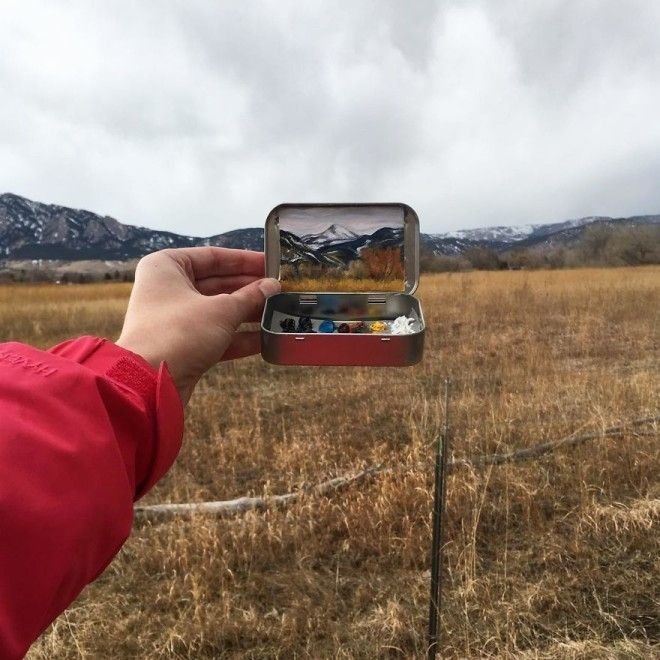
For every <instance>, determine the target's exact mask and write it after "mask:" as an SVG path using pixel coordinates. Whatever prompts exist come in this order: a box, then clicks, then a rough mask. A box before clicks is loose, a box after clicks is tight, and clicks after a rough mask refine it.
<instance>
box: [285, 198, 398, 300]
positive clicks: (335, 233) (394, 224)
mask: <svg viewBox="0 0 660 660" xmlns="http://www.w3.org/2000/svg"><path fill="white" fill-rule="evenodd" d="M279 227H280V231H279V237H280V261H281V268H280V279H281V281H282V285H283V287H284V288H285V289H288V290H295V291H310V290H311V291H356V290H359V291H382V290H386V291H402V290H403V288H404V277H405V275H404V255H403V238H404V230H403V211H402V210H401V209H400V208H396V207H393V208H387V207H325V208H300V209H298V208H285V209H283V210H282V212H281V213H280V216H279Z"/></svg>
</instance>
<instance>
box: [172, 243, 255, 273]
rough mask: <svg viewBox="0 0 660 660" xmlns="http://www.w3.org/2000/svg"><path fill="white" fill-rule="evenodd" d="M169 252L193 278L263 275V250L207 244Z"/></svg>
mask: <svg viewBox="0 0 660 660" xmlns="http://www.w3.org/2000/svg"><path fill="white" fill-rule="evenodd" d="M170 254H171V256H172V257H173V258H174V259H175V260H176V261H178V262H179V263H180V264H181V265H182V266H184V267H186V266H187V268H186V269H187V270H188V271H189V272H190V273H191V274H192V276H193V278H194V279H195V280H201V279H204V278H205V277H214V276H221V275H254V276H255V277H263V276H264V254H263V252H255V251H253V250H234V249H231V248H221V247H213V246H207V247H194V248H178V249H173V250H171V252H170Z"/></svg>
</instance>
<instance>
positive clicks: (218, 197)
mask: <svg viewBox="0 0 660 660" xmlns="http://www.w3.org/2000/svg"><path fill="white" fill-rule="evenodd" d="M0 192H16V193H19V194H22V195H25V196H27V197H30V198H32V199H37V200H39V201H44V202H54V203H59V204H64V205H69V206H75V207H82V208H87V209H90V210H92V211H95V212H98V213H103V214H109V215H112V216H114V217H116V218H118V219H119V220H121V221H123V222H130V223H134V224H142V225H147V226H150V227H158V228H164V229H170V230H173V231H177V232H183V233H194V234H199V235H208V234H215V233H218V232H221V231H225V230H228V229H233V228H237V227H246V226H258V225H262V224H263V222H264V219H265V217H266V215H267V213H268V211H269V210H270V209H271V208H272V207H273V206H275V205H276V204H278V203H279V202H283V201H288V202H304V201H343V202H346V201H402V202H407V203H408V204H410V205H411V206H413V207H414V208H415V209H416V210H417V211H418V213H419V215H420V219H421V224H422V230H423V231H438V232H440V231H447V230H451V229H458V228H469V227H476V226H485V225H490V224H523V223H529V222H544V221H549V220H555V219H557V220H558V219H565V218H570V217H578V216H585V215H594V214H603V215H631V214H639V213H660V2H658V1H657V0H626V2H622V1H620V0H526V1H523V0H519V1H513V0H497V1H494V0H481V1H480V0H473V1H470V0H456V1H455V2H449V1H448V2H433V1H430V0H429V1H427V0H417V1H413V0H411V1H410V2H402V1H400V0H381V1H379V2H374V1H372V2H367V1H360V0H351V2H347V1H346V2H340V1H334V2H333V1H330V0H320V1H310V0H305V1H304V2H303V1H298V2H293V1H287V0H273V1H261V2H257V1H254V0H243V1H234V2H230V1H228V0H227V1H224V2H222V1H220V0H205V1H202V0H180V1H178V2H174V1H164V0H160V1H158V2H156V1H153V2H130V1H125V2H124V1H118V0H113V2H104V3H101V2H89V1H88V0H87V1H85V0H70V1H64V0H61V1H60V2H53V1H52V0H42V1H36V0H35V1H30V0H15V1H14V0H9V1H4V2H3V3H2V8H1V9H0Z"/></svg>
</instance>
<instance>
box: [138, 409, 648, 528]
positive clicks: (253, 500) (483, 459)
mask: <svg viewBox="0 0 660 660" xmlns="http://www.w3.org/2000/svg"><path fill="white" fill-rule="evenodd" d="M659 420H660V415H654V416H651V417H643V418H641V419H634V420H632V421H630V422H627V423H626V424H621V425H619V426H611V427H609V428H607V429H603V430H602V431H596V432H593V433H587V434H584V435H578V436H576V435H569V436H566V437H565V438H561V439H560V440H553V441H551V442H542V443H540V444H537V445H534V446H533V447H527V448H525V449H518V450H516V451H512V452H509V453H503V454H484V455H482V456H475V457H473V458H471V459H456V460H450V461H447V469H448V470H450V471H453V470H456V469H458V468H464V467H472V468H480V467H484V466H486V465H504V464H506V463H518V462H523V461H528V460H530V459H533V458H538V457H539V456H543V455H544V454H548V453H550V452H552V451H554V450H555V449H559V448H560V447H574V446H576V445H578V444H581V443H583V442H587V441H588V440H597V439H600V438H607V437H612V436H616V435H621V434H623V433H624V432H625V431H626V430H627V429H628V428H629V427H631V426H641V425H643V424H650V423H653V422H657V421H659ZM392 471H394V468H391V467H387V466H384V465H372V466H370V467H368V468H365V469H364V470H361V471H360V472H356V473H354V474H351V475H345V476H343V477H335V478H334V479H330V480H328V481H324V482H322V483H320V484H318V485H316V486H310V487H307V488H302V489H301V490H299V491H296V492H293V493H285V494H284V495H271V496H268V497H239V498H237V499H235V500H223V501H217V502H185V503H182V504H151V505H146V506H137V507H135V513H136V515H138V516H141V517H146V518H167V517H172V516H177V515H178V516H184V517H186V516H187V517H190V516H193V515H196V514H199V513H210V514H213V515H216V516H233V515H238V514H240V513H244V512H246V511H254V510H259V511H261V510H264V509H267V508H268V507H269V506H270V507H285V506H287V505H289V504H291V503H292V502H295V501H296V500H299V499H301V498H302V497H303V496H305V495H327V494H329V493H332V492H336V491H338V490H341V489H343V488H346V487H347V486H350V485H351V484H355V483H358V482H360V481H364V480H365V479H367V478H368V477H371V476H374V475H376V474H380V473H384V472H392Z"/></svg>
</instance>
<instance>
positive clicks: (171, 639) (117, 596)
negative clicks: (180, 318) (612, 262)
mask: <svg viewBox="0 0 660 660" xmlns="http://www.w3.org/2000/svg"><path fill="white" fill-rule="evenodd" d="M128 293H129V285H122V284H102V285H78V286H59V287H57V286H41V287H37V286H20V285H15V286H8V287H2V288H0V336H1V337H2V338H4V339H9V338H11V339H19V340H24V341H27V342H32V343H34V344H38V345H40V346H48V345H50V344H52V343H54V342H57V341H59V340H61V339H64V338H67V337H69V336H71V335H75V334H81V333H94V334H100V335H105V336H108V337H111V338H113V337H116V336H117V333H118V331H119V328H120V323H121V318H122V313H123V311H124V308H125V305H126V297H127V295H128ZM419 295H420V297H421V299H422V301H423V306H424V311H425V314H426V319H427V324H428V341H427V346H426V353H425V357H424V361H423V362H422V363H421V364H420V365H419V366H416V367H411V368H408V369H398V370H397V369H382V370H377V369H361V368H355V369H346V368H345V369H330V368H328V369H313V368H281V367H274V366H270V365H268V364H265V363H264V362H262V361H261V359H260V358H259V357H255V358H250V359H248V360H244V361H240V362H236V363H230V364H223V365H221V366H219V367H218V368H216V369H214V370H213V371H212V372H211V373H209V374H208V376H207V377H206V378H205V379H204V381H203V382H202V383H201V384H200V386H199V388H198V390H197V391H196V393H195V395H194V397H193V399H192V401H191V403H190V406H189V409H188V412H187V431H186V439H185V444H184V448H183V450H182V452H181V455H180V457H179V460H178V462H177V463H176V466H175V467H174V469H173V470H172V471H171V473H170V474H169V475H168V476H167V477H166V478H165V479H164V481H163V482H162V483H161V484H160V485H159V486H158V487H157V488H155V489H154V490H153V491H152V492H151V493H150V494H149V496H148V497H147V498H146V500H147V502H148V503H157V502H190V501H202V500H223V499H230V498H234V497H238V496H241V495H269V494H279V493H286V492H291V491H294V490H297V489H301V488H302V487H304V486H305V485H311V484H316V483H319V482H322V481H324V480H327V479H329V478H332V477H335V476H338V475H344V474H351V473H353V472H356V471H359V470H360V469H361V468H364V467H366V466H370V465H375V464H381V463H382V464H384V465H385V466H387V467H388V468H391V469H390V470H388V471H385V472H382V473H380V474H377V475H374V476H372V477H370V478H368V479H365V480H362V481H361V482H359V483H355V484H352V485H350V486H349V487H347V488H345V489H343V490H340V491H336V492H333V493H330V494H328V495H319V494H308V495H306V496H305V497H303V498H301V499H300V500H299V501H296V502H294V503H293V504H291V505H290V506H289V507H288V508H286V509H277V508H273V507H270V508H268V509H267V510H265V511H252V512H248V513H246V514H242V515H238V516H234V517H230V518H217V517H209V516H197V517H195V518H193V519H191V520H185V519H174V520H169V521H164V522H163V521H147V520H143V519H138V520H137V521H136V525H135V530H134V534H133V536H132V538H131V539H130V541H129V542H128V543H127V544H126V546H125V548H124V549H123V550H122V552H121V554H120V555H119V556H118V557H117V559H116V560H115V561H114V563H113V564H112V565H111V566H110V568H109V569H108V570H107V571H106V572H105V573H104V574H103V576H102V577H101V578H100V579H99V580H98V581H97V582H96V583H95V584H93V585H92V586H90V587H89V588H88V589H86V591H85V592H84V593H83V594H82V596H81V597H80V598H79V599H78V600H77V601H76V602H75V603H74V604H73V605H72V606H71V608H70V609H69V610H68V612H67V613H66V614H65V615H63V616H62V617H60V618H59V620H58V621H57V622H56V623H55V624H54V625H53V626H52V627H51V628H50V629H49V630H48V631H47V632H46V633H45V634H44V636H43V637H42V638H41V639H40V640H39V642H38V643H37V644H35V646H34V648H33V649H32V651H31V653H30V658H32V659H33V660H34V659H36V658H48V659H53V658H56V659H57V658H78V657H84V658H211V657H213V658H380V657H383V658H399V657H401V658H411V657H415V658H421V657H423V656H424V653H425V646H426V640H425V634H426V618H427V603H428V580H429V572H428V566H429V537H430V510H431V502H432V496H431V494H432V484H433V480H432V472H433V469H432V454H433V442H434V438H435V437H436V434H437V433H438V431H439V429H440V428H441V425H442V420H443V415H444V411H443V407H442V400H441V397H440V396H439V393H440V392H441V389H442V379H443V378H444V377H445V376H448V377H449V378H451V379H452V382H453V385H452V396H451V402H450V409H451V420H452V429H453V458H454V459H460V458H469V457H473V456H476V455H481V454H490V453H493V452H504V451H511V450H516V449H520V448H525V447H530V446H532V445H535V444H537V443H540V442H544V441H550V440H554V439H559V438H563V437H565V436H570V435H572V434H575V435H582V434H585V433H590V432H598V431H602V430H603V429H606V428H609V427H613V426H620V425H625V427H624V430H623V432H621V433H615V434H611V435H609V436H606V437H599V438H596V439H592V440H589V441H586V442H583V443H580V444H578V445H575V446H565V447H559V448H558V449H556V450H555V451H553V452H551V453H549V454H547V455H545V456H542V457H539V458H537V459H535V460H530V461H525V462H520V463H515V464H505V465H490V466H486V467H483V468H479V467H463V468H459V469H456V470H454V471H452V473H451V475H450V477H449V479H448V506H447V522H446V525H447V526H446V546H445V555H444V573H445V576H446V577H445V579H446V581H445V589H444V605H445V607H444V611H443V612H442V630H443V640H442V657H445V658H484V657H501V658H520V659H532V658H540V659H546V658H547V659H550V658H552V659H555V658H556V659H559V658H561V659H564V658H626V659H627V658H649V657H658V655H659V654H660V623H659V618H658V616H659V611H660V609H659V608H660V579H659V576H660V570H659V568H660V566H659V558H660V553H659V550H660V547H659V546H660V535H659V533H658V526H659V525H658V523H659V521H660V482H659V478H658V475H659V473H660V452H659V451H658V449H659V448H658V435H657V423H653V422H651V423H645V424H638V425H630V424H629V422H631V421H633V420H638V419H640V418H646V417H649V416H655V415H657V414H658V411H659V409H660V402H659V400H658V387H657V386H658V373H659V370H658V366H659V364H658V363H659V360H658V310H659V309H660V268H658V267H645V268H627V269H609V270H588V269H585V270H572V271H569V270H565V271H537V272H472V273H455V274H442V275H434V276H427V277H424V278H423V282H422V286H421V289H420V294H419Z"/></svg>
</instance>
